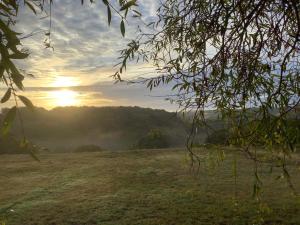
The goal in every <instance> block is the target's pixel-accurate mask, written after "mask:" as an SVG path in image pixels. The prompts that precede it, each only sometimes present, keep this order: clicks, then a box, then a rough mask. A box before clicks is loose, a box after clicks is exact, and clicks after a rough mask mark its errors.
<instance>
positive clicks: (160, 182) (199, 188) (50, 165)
mask: <svg viewBox="0 0 300 225" xmlns="http://www.w3.org/2000/svg"><path fill="white" fill-rule="evenodd" d="M40 159H41V162H36V161H34V160H32V158H30V157H29V156H27V155H1V157H0V166H1V168H0V182H1V185H0V213H1V214H0V221H3V222H5V224H6V225H15V224H17V225H21V224H22V225H33V224H41V225H47V224H49V225H65V224H70V225H71V224H72V225H81V224H86V225H89V224H91V225H93V224H114V225H115V224H116V225H119V224H120V225H122V224H128V225H133V224H142V225H143V224H166V225H172V224H180V225H185V224H187V225H188V224H224V225H225V224H228V225H231V224H241V225H243V224H295V225H296V224H300V198H299V197H297V196H294V195H292V191H291V189H289V187H287V185H286V183H285V182H284V181H283V180H276V179H275V178H276V177H277V176H278V172H276V171H273V173H272V174H270V173H269V169H268V168H260V170H261V172H262V178H263V181H264V183H263V200H262V202H263V203H257V202H256V201H255V200H254V199H253V198H252V191H253V181H254V176H253V162H251V161H248V160H246V159H244V158H242V157H238V159H237V165H238V166H237V168H238V170H237V184H236V186H235V185H234V176H233V163H232V162H233V157H232V156H231V154H228V155H226V157H225V161H224V162H222V163H221V164H220V165H219V166H217V167H215V168H214V169H213V168H210V169H209V168H208V165H213V164H208V163H205V162H207V158H203V163H202V166H201V169H200V171H199V173H197V174H195V173H192V172H191V171H190V166H189V162H188V160H187V156H186V152H185V151H184V150H164V151H162V150H147V151H146V150H140V151H129V152H128V151H127V152H109V151H105V152H99V153H73V154H72V153H70V154H44V155H41V156H40ZM297 160H298V161H299V158H298V159H297ZM290 170H291V175H292V181H293V182H294V185H295V189H296V190H297V189H298V190H299V191H300V170H299V164H298V165H297V164H296V163H293V165H291V166H290ZM235 193H236V196H237V198H236V199H237V201H235V198H234V197H235ZM0 224H1V223H0Z"/></svg>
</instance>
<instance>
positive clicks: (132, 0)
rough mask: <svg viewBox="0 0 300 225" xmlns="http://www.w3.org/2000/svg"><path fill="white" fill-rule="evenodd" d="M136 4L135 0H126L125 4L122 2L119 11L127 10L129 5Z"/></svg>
mask: <svg viewBox="0 0 300 225" xmlns="http://www.w3.org/2000/svg"><path fill="white" fill-rule="evenodd" d="M134 5H135V6H136V5H137V4H136V0H131V1H129V2H127V3H126V4H124V5H123V6H122V7H121V9H120V11H123V10H127V9H129V8H130V7H131V6H134Z"/></svg>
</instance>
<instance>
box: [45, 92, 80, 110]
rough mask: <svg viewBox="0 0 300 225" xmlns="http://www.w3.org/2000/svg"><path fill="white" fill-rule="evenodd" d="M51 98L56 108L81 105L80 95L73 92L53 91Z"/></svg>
mask: <svg viewBox="0 0 300 225" xmlns="http://www.w3.org/2000/svg"><path fill="white" fill-rule="evenodd" d="M49 98H50V99H51V100H52V102H53V105H55V106H74V105H79V104H80V100H79V95H78V93H77V92H75V91H72V90H58V91H51V92H50V93H49Z"/></svg>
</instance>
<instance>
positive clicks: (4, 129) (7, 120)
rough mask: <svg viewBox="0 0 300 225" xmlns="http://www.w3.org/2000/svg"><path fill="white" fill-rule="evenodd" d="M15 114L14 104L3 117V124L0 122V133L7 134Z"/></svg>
mask: <svg viewBox="0 0 300 225" xmlns="http://www.w3.org/2000/svg"><path fill="white" fill-rule="evenodd" d="M16 114H17V107H16V106H14V107H12V108H11V109H10V110H9V111H8V112H7V114H6V115H5V118H4V120H3V124H2V129H1V133H2V135H3V136H5V135H7V134H8V132H9V131H10V129H11V126H12V123H13V121H14V119H15V117H16Z"/></svg>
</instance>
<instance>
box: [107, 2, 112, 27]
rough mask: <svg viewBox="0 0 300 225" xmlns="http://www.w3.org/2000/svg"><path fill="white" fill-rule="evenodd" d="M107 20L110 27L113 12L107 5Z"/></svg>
mask: <svg viewBox="0 0 300 225" xmlns="http://www.w3.org/2000/svg"><path fill="white" fill-rule="evenodd" d="M107 20H108V25H110V23H111V10H110V7H109V5H107Z"/></svg>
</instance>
